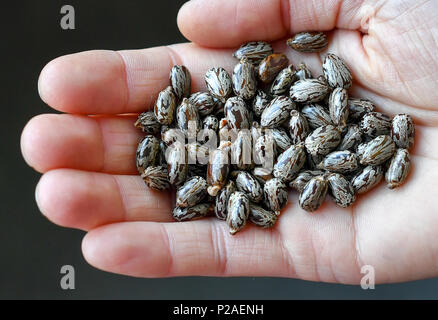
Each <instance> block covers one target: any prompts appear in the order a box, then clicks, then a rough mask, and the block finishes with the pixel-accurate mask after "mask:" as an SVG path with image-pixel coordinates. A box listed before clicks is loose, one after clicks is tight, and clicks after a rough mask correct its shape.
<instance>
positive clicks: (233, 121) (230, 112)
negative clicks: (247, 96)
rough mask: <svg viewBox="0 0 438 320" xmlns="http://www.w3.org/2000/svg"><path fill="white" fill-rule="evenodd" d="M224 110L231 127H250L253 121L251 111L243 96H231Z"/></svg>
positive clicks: (238, 128)
mask: <svg viewBox="0 0 438 320" xmlns="http://www.w3.org/2000/svg"><path fill="white" fill-rule="evenodd" d="M224 110H225V117H226V119H227V125H228V128H229V129H231V130H233V129H237V130H240V129H249V127H250V123H251V122H250V117H249V111H248V108H247V107H246V103H245V101H244V100H243V99H242V98H241V97H231V98H229V99H228V100H227V102H226V103H225V107H224Z"/></svg>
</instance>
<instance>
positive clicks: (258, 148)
mask: <svg viewBox="0 0 438 320" xmlns="http://www.w3.org/2000/svg"><path fill="white" fill-rule="evenodd" d="M276 148H277V147H276V145H275V141H274V139H273V137H272V134H271V132H267V133H266V134H264V135H262V136H260V137H259V138H258V139H257V141H256V144H255V146H254V153H255V154H256V156H257V158H258V160H259V162H260V164H261V165H262V166H263V168H270V169H271V168H272V166H273V165H274V161H275V156H276Z"/></svg>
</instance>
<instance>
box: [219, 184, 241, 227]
mask: <svg viewBox="0 0 438 320" xmlns="http://www.w3.org/2000/svg"><path fill="white" fill-rule="evenodd" d="M234 191H236V184H235V183H234V182H233V181H231V180H230V181H228V183H227V184H226V185H225V186H224V187H223V188H222V189H221V190H220V191H219V192H218V194H217V196H216V198H215V202H216V206H215V207H214V213H215V214H216V217H217V218H218V219H220V220H227V213H228V211H227V206H228V200H229V199H230V196H231V194H232V193H233V192H234Z"/></svg>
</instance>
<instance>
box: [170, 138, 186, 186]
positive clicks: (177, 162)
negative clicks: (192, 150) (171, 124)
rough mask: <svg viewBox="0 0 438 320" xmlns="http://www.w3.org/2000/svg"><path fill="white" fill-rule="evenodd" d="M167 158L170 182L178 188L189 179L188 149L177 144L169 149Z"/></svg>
mask: <svg viewBox="0 0 438 320" xmlns="http://www.w3.org/2000/svg"><path fill="white" fill-rule="evenodd" d="M169 148H170V150H168V156H167V171H168V173H169V182H170V183H171V184H173V185H175V186H178V185H180V184H182V183H184V181H185V180H186V177H187V169H188V165H187V160H188V159H187V150H186V147H185V146H184V145H183V144H181V143H179V142H175V143H173V144H172V146H171V147H169Z"/></svg>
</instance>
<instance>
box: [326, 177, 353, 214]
mask: <svg viewBox="0 0 438 320" xmlns="http://www.w3.org/2000/svg"><path fill="white" fill-rule="evenodd" d="M327 181H328V184H329V188H330V191H331V195H332V196H333V198H334V200H335V202H336V204H337V205H338V206H340V207H342V208H347V207H349V206H351V205H352V204H353V203H354V201H356V195H355V192H354V189H353V186H352V185H351V183H350V181H348V180H347V179H346V178H345V177H344V176H343V175H341V174H339V173H331V174H329V175H328V177H327Z"/></svg>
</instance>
